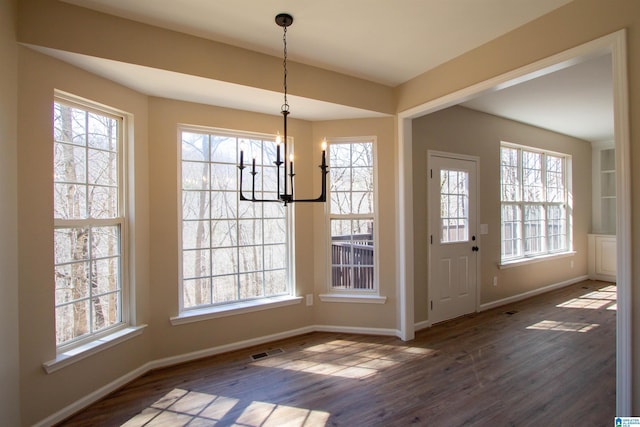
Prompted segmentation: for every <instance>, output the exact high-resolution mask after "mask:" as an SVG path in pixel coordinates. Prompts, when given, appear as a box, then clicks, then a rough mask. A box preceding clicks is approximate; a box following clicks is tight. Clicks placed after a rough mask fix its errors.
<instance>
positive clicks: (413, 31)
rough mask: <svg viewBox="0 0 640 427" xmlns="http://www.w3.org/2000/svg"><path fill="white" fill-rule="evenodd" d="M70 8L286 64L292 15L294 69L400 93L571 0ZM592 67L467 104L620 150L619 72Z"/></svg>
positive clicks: (117, 72)
mask: <svg viewBox="0 0 640 427" xmlns="http://www.w3.org/2000/svg"><path fill="white" fill-rule="evenodd" d="M66 1H67V2H68V3H73V4H76V5H79V6H83V7H88V8H92V9H96V10H99V11H102V12H106V13H110V14H113V15H117V16H121V17H124V18H128V19H132V20H136V21H140V22H145V23H148V24H152V25H157V26H161V27H165V28H169V29H172V30H176V31H181V32H185V33H189V34H193V35H197V36H200V37H206V38H209V39H212V40H216V41H219V42H223V43H228V44H231V45H235V46H239V47H243V48H247V49H251V50H255V51H258V52H262V53H267V54H271V55H274V56H282V29H281V28H280V27H278V26H277V25H276V24H275V23H274V17H275V15H276V14H277V13H280V12H288V13H290V14H291V15H293V17H294V23H293V25H292V26H291V27H290V28H289V30H288V35H287V42H288V56H289V58H290V59H291V60H292V61H297V62H302V63H306V64H309V65H314V66H318V67H321V68H326V69H329V70H333V71H337V72H341V73H345V74H348V75H352V76H356V77H360V78H364V79H367V80H371V81H374V82H378V83H382V84H386V85H389V86H396V85H398V84H401V83H403V82H405V81H407V80H409V79H411V78H413V77H415V76H417V75H419V74H421V73H423V72H425V71H427V70H429V69H431V68H434V67H436V66H437V65H440V64H442V63H444V62H446V61H448V60H450V59H453V58H455V57H457V56H459V55H461V54H463V53H465V52H467V51H469V50H471V49H474V48H476V47H478V46H480V45H482V44H484V43H486V42H488V41H490V40H492V39H494V38H496V37H498V36H500V35H502V34H505V33H507V32H509V31H511V30H513V29H515V28H517V27H519V26H521V25H523V24H525V23H527V22H529V21H531V20H534V19H536V18H538V17H540V16H542V15H544V14H546V13H548V12H550V11H552V10H554V9H556V8H558V7H560V6H562V5H564V4H566V3H569V2H570V1H571V0H402V1H391V0H349V1H345V0H323V1H318V0H295V1H294V0H270V1H265V0H215V1H212V0H180V1H175V0H136V1H131V0H66ZM38 49H39V50H41V51H43V52H44V53H47V54H49V55H52V56H56V57H58V58H60V59H62V60H65V61H67V62H70V63H72V64H74V65H76V66H79V67H81V68H84V69H87V70H89V71H91V72H93V73H96V74H98V75H102V76H104V77H107V78H110V79H111V80H114V81H116V82H119V83H121V84H123V85H126V86H128V87H131V88H133V89H136V90H138V91H140V92H142V93H146V94H149V95H154V96H162V97H168V98H175V99H180V100H185V101H192V102H200V103H205V104H212V105H219V106H224V107H229V108H239V109H244V110H249V111H257V112H262V113H269V114H278V112H279V106H280V104H281V102H282V99H281V94H278V93H274V92H270V91H265V90H256V89H251V88H247V87H243V86H239V85H232V84H228V83H223V82H217V81H212V80H209V79H204V78H199V77H194V76H187V75H182V74H179V73H173V72H167V71H163V70H156V69H151V68H147V67H140V66H135V65H132V64H123V63H120V62H116V61H109V60H104V59H99V58H92V57H88V56H85V55H79V54H75V53H69V52H63V51H56V50H51V49H44V48H38ZM591 62H594V61H589V62H587V63H583V64H580V65H578V66H574V67H571V68H568V69H565V70H563V71H562V72H558V73H554V74H553V75H548V76H545V77H543V78H540V79H537V80H533V81H530V82H528V83H525V84H521V85H518V86H513V87H511V88H508V89H504V90H502V91H500V92H494V93H492V94H490V95H485V96H483V97H482V99H476V100H472V101H470V102H468V103H465V106H468V107H469V108H474V109H478V110H481V111H486V112H489V113H491V114H497V115H501V116H505V117H508V118H512V119H514V120H519V121H523V122H525V123H530V124H533V125H536V126H540V127H545V128H549V129H551V130H555V131H558V132H561V133H566V134H570V135H573V136H577V137H579V138H583V139H586V140H590V141H601V140H612V138H613V134H612V124H611V123H612V100H611V73H610V64H609V69H608V73H607V70H605V68H606V65H607V64H606V61H604V60H602V61H600V62H599V63H595V62H594V63H593V64H591ZM290 104H291V109H292V113H294V114H295V117H296V118H302V119H308V120H329V119H338V118H358V117H372V116H379V115H380V114H378V113H373V112H370V111H366V110H360V109H356V108H351V107H346V106H339V105H335V104H330V103H326V102H320V101H315V100H309V99H304V98H299V97H292V98H291V99H290ZM603 112H604V114H603ZM560 113H562V114H560ZM606 113H608V115H607V116H606V118H605V115H606ZM292 116H293V114H292ZM605 122H606V123H605ZM597 124H599V125H598V126H596V125H597ZM607 126H608V127H609V128H611V129H608V128H607Z"/></svg>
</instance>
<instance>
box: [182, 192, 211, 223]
mask: <svg viewBox="0 0 640 427" xmlns="http://www.w3.org/2000/svg"><path fill="white" fill-rule="evenodd" d="M207 218H209V192H208V191H183V192H182V219H183V220H190V219H207Z"/></svg>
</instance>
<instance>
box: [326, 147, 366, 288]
mask: <svg viewBox="0 0 640 427" xmlns="http://www.w3.org/2000/svg"><path fill="white" fill-rule="evenodd" d="M328 149H329V179H330V184H329V201H328V203H329V215H328V222H329V224H328V225H329V230H330V236H329V237H330V242H329V244H330V255H329V263H330V272H331V274H330V276H331V289H332V290H333V291H336V290H337V291H349V292H351V291H358V292H374V291H376V290H377V284H376V279H375V266H376V253H375V251H376V237H375V233H374V230H375V211H376V209H375V194H374V190H375V168H374V165H375V159H374V156H375V152H374V149H375V146H374V142H373V141H372V140H371V139H355V140H352V139H348V140H331V141H329V146H328Z"/></svg>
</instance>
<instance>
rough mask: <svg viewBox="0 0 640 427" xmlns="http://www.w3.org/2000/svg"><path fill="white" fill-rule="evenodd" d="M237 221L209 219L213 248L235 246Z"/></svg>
mask: <svg viewBox="0 0 640 427" xmlns="http://www.w3.org/2000/svg"><path fill="white" fill-rule="evenodd" d="M237 224H238V223H237V221H235V220H227V221H211V245H212V247H214V248H221V247H231V246H237V244H238V229H237Z"/></svg>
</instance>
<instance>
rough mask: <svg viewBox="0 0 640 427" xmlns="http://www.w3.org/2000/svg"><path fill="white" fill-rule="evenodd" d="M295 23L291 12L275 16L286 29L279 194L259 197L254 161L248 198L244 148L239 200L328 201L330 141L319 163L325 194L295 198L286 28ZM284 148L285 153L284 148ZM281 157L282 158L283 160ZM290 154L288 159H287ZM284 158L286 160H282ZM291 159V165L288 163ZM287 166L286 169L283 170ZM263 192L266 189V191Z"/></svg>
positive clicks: (278, 145)
mask: <svg viewBox="0 0 640 427" xmlns="http://www.w3.org/2000/svg"><path fill="white" fill-rule="evenodd" d="M292 23H293V17H292V16H291V15H289V14H288V13H280V14H278V15H277V16H276V24H278V25H279V26H280V27H282V28H283V36H282V42H283V45H284V60H283V62H282V63H283V67H284V79H283V89H284V104H282V107H281V110H280V113H282V118H283V120H284V125H283V130H284V138H280V135H278V137H277V138H276V160H275V161H274V162H273V164H275V165H276V177H277V178H276V186H277V188H276V195H277V197H276V198H275V199H260V198H256V175H257V174H258V172H257V171H256V159H255V157H254V158H253V162H252V164H251V171H250V174H251V176H252V178H251V181H252V183H251V197H247V196H245V195H244V193H243V187H242V177H243V175H244V170H245V169H246V168H247V166H245V164H244V149H243V148H241V149H240V164H239V165H238V169H240V200H245V201H250V202H280V203H284V205H285V206H286V205H287V204H289V203H296V202H298V203H299V202H320V203H323V202H325V201H326V200H327V174H328V171H327V169H328V168H327V157H326V156H327V155H326V151H327V142H326V141H323V142H322V163H321V164H320V166H319V167H320V174H321V177H322V191H321V193H320V196H319V197H316V198H315V199H313V198H312V199H296V198H295V197H294V193H293V178H294V176H295V174H294V173H293V153H290V152H289V151H288V150H287V116H288V115H289V103H288V102H287V27H289V26H290V25H291V24H292ZM281 147H282V152H281V149H280V148H281ZM281 154H283V156H282V157H281ZM287 155H288V157H287ZM283 158H284V160H283ZM287 158H288V160H289V161H288V162H287ZM283 166H284V167H283ZM281 167H283V172H284V173H283V174H282V178H283V179H282V181H284V183H283V185H282V187H283V188H282V189H281V188H280V186H281V185H280V184H281V183H280V181H281V179H280V178H281V174H280V168H281ZM263 191H264V189H263Z"/></svg>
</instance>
